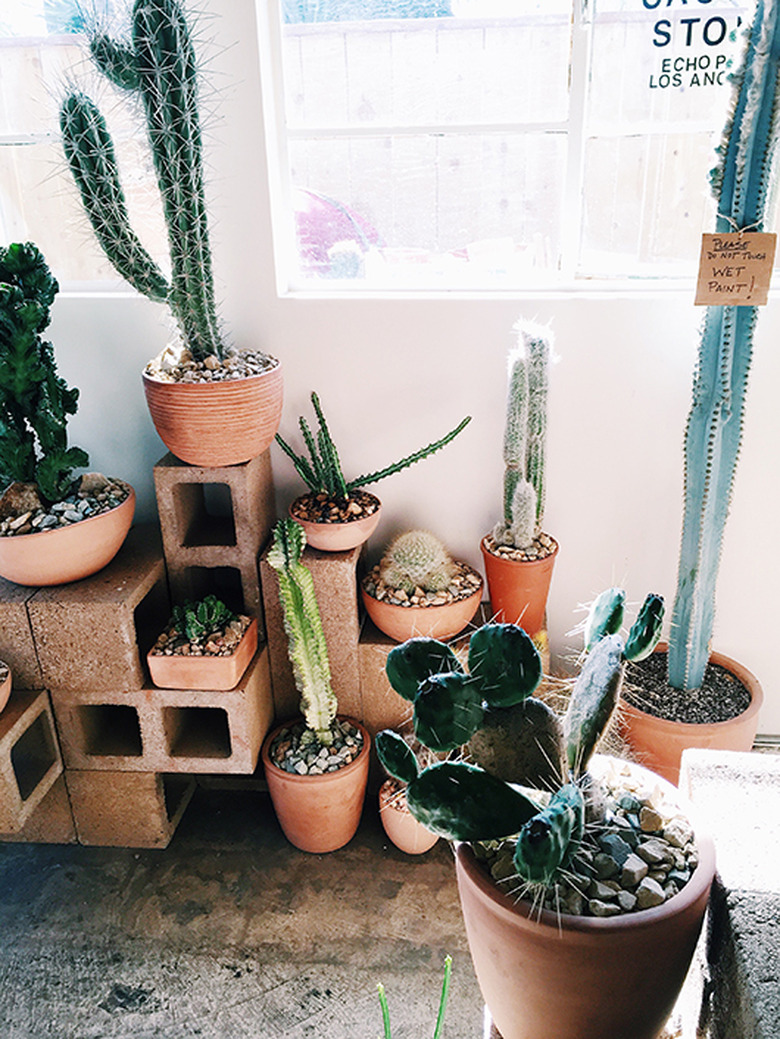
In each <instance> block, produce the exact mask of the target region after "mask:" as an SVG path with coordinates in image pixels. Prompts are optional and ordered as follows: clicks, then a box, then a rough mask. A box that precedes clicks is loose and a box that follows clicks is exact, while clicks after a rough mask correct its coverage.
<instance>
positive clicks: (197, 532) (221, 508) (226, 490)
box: [173, 483, 236, 548]
mask: <svg viewBox="0 0 780 1039" xmlns="http://www.w3.org/2000/svg"><path fill="white" fill-rule="evenodd" d="M173 502H174V509H175V512H176V526H177V531H178V533H179V538H180V540H181V544H182V545H183V546H184V547H185V548H194V547H196V546H200V545H235V543H236V523H235V519H234V518H233V498H232V495H231V492H230V487H229V486H228V485H227V484H226V483H179V484H177V485H176V486H175V487H174V488H173Z"/></svg>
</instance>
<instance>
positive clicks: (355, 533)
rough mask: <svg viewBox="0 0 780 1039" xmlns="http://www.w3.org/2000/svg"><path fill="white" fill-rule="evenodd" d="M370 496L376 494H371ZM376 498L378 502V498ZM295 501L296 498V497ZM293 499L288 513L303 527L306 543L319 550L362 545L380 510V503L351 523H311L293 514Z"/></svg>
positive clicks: (333, 549) (347, 549)
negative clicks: (373, 510)
mask: <svg viewBox="0 0 780 1039" xmlns="http://www.w3.org/2000/svg"><path fill="white" fill-rule="evenodd" d="M302 497H305V495H302ZM371 497H372V498H375V497H376V496H375V495H371ZM376 500H377V502H379V499H378V498H376ZM295 501H298V499H297V498H296V499H295ZM295 501H294V502H293V503H292V504H291V505H290V508H289V510H288V512H289V515H290V516H291V518H292V519H294V520H295V522H296V523H300V525H301V526H302V527H303V530H304V533H305V534H306V544H307V545H311V547H312V548H317V549H319V550H320V552H348V551H349V550H350V549H352V548H357V546H358V545H362V544H363V542H364V541H368V539H369V538H370V537H371V535H372V534H373V533H374V531H375V530H376V528H377V524H378V523H379V517H380V515H381V512H382V505H381V503H380V504H379V507H378V508H377V510H376V512H372V513H371V515H370V516H365V517H364V518H363V519H358V520H353V521H352V522H351V523H313V522H311V521H310V520H303V519H300V518H299V517H298V516H296V515H295V513H294V512H293V509H294V508H295Z"/></svg>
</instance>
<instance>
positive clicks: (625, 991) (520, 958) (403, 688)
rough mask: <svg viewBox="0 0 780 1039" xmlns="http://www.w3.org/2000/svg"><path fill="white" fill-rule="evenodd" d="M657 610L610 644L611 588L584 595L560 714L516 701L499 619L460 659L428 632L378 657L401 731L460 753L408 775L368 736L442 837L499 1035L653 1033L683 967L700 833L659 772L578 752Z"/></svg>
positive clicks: (512, 662)
mask: <svg viewBox="0 0 780 1039" xmlns="http://www.w3.org/2000/svg"><path fill="white" fill-rule="evenodd" d="M662 617H663V602H662V600H660V599H659V597H658V596H654V595H650V596H648V597H647V599H646V600H645V603H644V604H643V606H642V609H641V610H640V613H639V615H638V617H637V619H636V621H635V622H634V624H633V626H632V627H631V629H630V631H629V633H628V635H627V637H626V638H625V639H623V638H622V637H621V635H620V634H619V633H618V628H619V627H620V624H621V621H622V610H621V609H620V595H619V593H616V592H615V590H610V591H609V592H608V593H605V595H604V596H601V597H599V600H597V603H596V604H594V609H593V611H592V613H591V617H590V619H589V624H588V628H587V634H586V640H587V645H589V646H590V649H589V652H588V654H587V656H586V658H585V662H584V664H583V667H582V669H581V671H580V674H579V676H578V677H577V679H576V681H575V682H574V685H573V688H572V691H571V696H570V699H569V703H568V707H567V709H566V711H565V714H564V715H563V717H562V718H559V717H558V715H557V714H556V713H555V711H553V710H552V709H551V708H550V707H549V706H548V705H547V704H546V703H545V702H544V700H542V699H540V698H538V697H537V696H535V695H534V693H535V691H536V690H537V687H538V685H539V681H540V678H541V663H540V660H539V655H538V651H537V650H536V648H535V646H534V644H533V642H532V640H531V638H530V637H529V636H528V634H527V633H526V632H525V631H524V630H523V629H522V628H520V627H519V626H517V625H513V624H512V625H510V624H488V625H485V626H483V627H481V628H479V629H478V630H477V631H475V632H474V633H473V634H472V636H471V640H470V643H469V650H468V671H467V670H466V669H465V668H464V666H463V665H462V664H461V663H460V661H459V660H458V658H457V657H456V656H455V654H454V653H453V652H452V651H451V649H449V648H448V647H447V646H446V645H444V644H443V643H440V642H438V641H437V640H433V639H425V638H419V639H412V640H410V641H409V642H407V643H405V644H404V645H401V646H397V647H395V648H394V649H392V650H391V651H390V654H389V655H388V659H387V674H388V677H389V679H390V682H391V684H392V685H393V687H394V688H395V689H396V691H397V692H398V693H399V694H400V695H401V696H404V697H406V698H407V699H409V700H411V701H412V704H413V710H414V729H415V734H416V735H417V737H418V738H419V739H420V740H421V742H422V743H423V744H425V745H426V746H428V747H430V748H432V749H433V750H436V751H440V752H446V751H454V750H459V749H460V748H463V749H464V750H465V752H466V754H467V756H468V757H469V758H470V759H471V760H470V761H466V760H457V761H455V760H446V761H440V762H437V763H436V764H434V765H431V766H429V767H428V768H425V769H422V770H420V769H419V766H418V763H417V759H416V757H415V755H414V754H413V753H412V751H411V750H410V748H409V747H408V746H407V744H406V742H405V741H403V740H402V739H401V738H400V737H399V736H398V735H397V734H396V733H393V732H392V731H391V730H386V731H384V732H381V733H380V734H379V735H378V736H377V741H376V745H377V752H378V754H379V758H380V760H381V762H382V764H383V765H384V767H385V769H387V770H388V771H389V772H390V773H391V774H392V775H395V776H397V777H398V778H399V779H401V780H402V781H403V782H405V783H406V784H407V788H406V797H407V803H408V805H409V808H410V810H411V812H412V814H413V815H414V816H415V817H416V818H417V819H418V820H420V821H421V822H422V823H424V824H425V825H426V826H427V827H428V828H429V829H431V830H433V831H434V832H437V833H439V834H441V835H442V836H444V837H447V838H449V839H451V840H454V841H456V842H458V843H457V844H456V864H457V872H458V886H459V892H460V897H461V905H462V909H463V913H464V919H465V923H466V931H467V935H468V939H469V946H470V949H471V954H472V958H473V960H474V966H475V970H476V974H477V978H478V980H479V983H480V986H481V988H482V992H483V995H484V997H485V1001H486V1003H487V1005H488V1008H489V1009H490V1012H491V1014H492V1017H493V1020H494V1022H495V1025H496V1027H497V1029H498V1030H499V1031H500V1033H501V1035H502V1036H503V1037H504V1039H526V1037H527V1036H531V1035H553V1034H554V1035H555V1036H556V1039H603V1037H604V1036H612V1035H621V1036H631V1039H653V1037H655V1036H656V1035H657V1034H658V1032H659V1030H660V1028H661V1025H662V1023H663V1021H664V1019H665V1018H666V1016H667V1015H668V1013H669V1012H670V1010H671V1008H672V1006H673V1004H674V1001H675V998H676V996H677V993H678V991H679V989H680V987H681V985H682V982H683V980H684V978H685V974H686V972H687V969H688V966H689V963H690V960H691V956H692V954H693V950H694V947H695V945H696V941H697V937H698V934H699V930H700V927H701V923H702V919H703V916H704V910H705V908H706V904H707V898H708V893H709V888H710V884H711V881H712V877H713V874H714V851H713V847H712V842H711V841H710V840H709V839H708V838H707V837H706V836H704V835H702V834H700V833H698V834H696V835H695V836H694V834H693V831H692V828H691V826H690V822H689V821H688V819H687V818H685V816H684V815H683V814H682V813H681V810H680V805H679V801H678V799H677V792H676V791H675V790H674V789H673V788H672V787H671V786H670V785H669V784H666V783H664V782H663V781H662V780H659V779H658V778H657V777H655V776H653V775H652V774H651V773H649V772H647V771H646V770H644V769H642V768H640V767H639V766H636V765H629V764H628V763H627V762H618V761H616V760H615V759H610V758H603V757H600V756H598V755H594V753H593V752H594V749H595V748H596V745H597V743H598V740H599V738H600V736H601V734H602V733H603V732H604V730H605V728H606V727H607V725H608V724H609V722H610V719H611V716H612V714H613V712H614V710H615V706H616V704H617V702H618V697H619V691H620V685H621V682H622V679H623V673H624V669H625V666H626V663H627V661H629V660H638V659H641V658H642V657H645V656H647V655H648V654H649V653H650V652H651V651H652V649H653V647H654V646H655V644H656V641H657V639H658V637H659V634H660V629H661V623H662Z"/></svg>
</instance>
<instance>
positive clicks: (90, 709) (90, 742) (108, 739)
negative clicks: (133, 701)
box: [78, 703, 143, 758]
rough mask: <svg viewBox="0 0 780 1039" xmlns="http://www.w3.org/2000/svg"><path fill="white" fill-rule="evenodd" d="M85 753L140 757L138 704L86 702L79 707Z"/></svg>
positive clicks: (141, 744)
mask: <svg viewBox="0 0 780 1039" xmlns="http://www.w3.org/2000/svg"><path fill="white" fill-rule="evenodd" d="M78 716H79V721H80V722H81V732H82V737H83V745H84V753H85V754H90V755H92V756H93V757H101V758H109V757H122V758H124V757H128V758H137V757H140V756H141V755H142V754H143V741H142V739H141V725H140V722H139V721H138V711H137V710H136V709H135V707H130V706H129V705H125V704H112V703H103V704H84V705H82V706H81V707H79V708H78Z"/></svg>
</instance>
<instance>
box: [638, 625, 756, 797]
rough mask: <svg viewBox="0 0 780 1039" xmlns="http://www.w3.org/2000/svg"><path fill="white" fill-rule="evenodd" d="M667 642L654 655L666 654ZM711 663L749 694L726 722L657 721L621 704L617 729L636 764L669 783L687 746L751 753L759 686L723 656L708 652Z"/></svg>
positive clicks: (677, 773) (676, 776) (675, 778)
mask: <svg viewBox="0 0 780 1039" xmlns="http://www.w3.org/2000/svg"><path fill="white" fill-rule="evenodd" d="M666 650H667V646H666V643H660V644H659V645H658V646H657V648H656V650H655V652H656V653H665V652H666ZM710 662H711V663H713V664H720V666H721V667H724V668H726V670H727V671H730V672H731V674H733V675H734V677H735V678H738V679H739V681H740V682H742V684H743V685H744V686H745V687H746V688H747V690H748V692H749V693H750V704H749V705H748V707H747V708H746V709H745V710H744V711H743V712H742V714H738V715H737V716H736V718H730V719H729V720H728V721H725V722H711V723H704V724H690V723H686V722H673V721H668V720H667V719H666V718H656V717H655V716H654V715H652V714H647V712H646V711H641V710H639V709H638V708H637V707H634V706H633V705H632V704H630V703H628V701H627V700H626V699H625V698H622V699H621V701H620V712H619V720H620V729H621V734H622V736H623V738H624V739H625V741H626V743H627V744H628V745H629V747H630V748H631V751H632V752H633V754H634V756H635V757H636V759H637V761H639V762H641V764H643V765H645V766H646V767H647V768H649V769H651V771H653V772H656V773H657V774H658V775H659V776H663V777H664V779H666V780H668V781H669V782H670V783H675V784H676V783H677V782H678V780H679V778H680V759H681V757H682V752H683V751H684V750H685V749H686V748H688V747H696V748H699V749H702V750H742V751H747V750H750V749H751V748H752V746H753V741H754V740H755V738H756V732H757V731H758V712H759V711H760V710H761V705H762V704H763V702H764V693H763V690H762V688H761V683H760V682H759V681H758V679H757V678H756V676H755V675H754V674H753V672H752V671H748V669H747V668H746V667H744V666H743V665H742V664H740V663H739V662H738V661H736V660H732V659H731V657H727V656H724V654H723V653H711V654H710Z"/></svg>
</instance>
